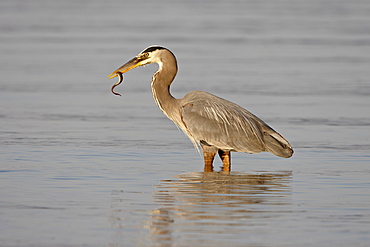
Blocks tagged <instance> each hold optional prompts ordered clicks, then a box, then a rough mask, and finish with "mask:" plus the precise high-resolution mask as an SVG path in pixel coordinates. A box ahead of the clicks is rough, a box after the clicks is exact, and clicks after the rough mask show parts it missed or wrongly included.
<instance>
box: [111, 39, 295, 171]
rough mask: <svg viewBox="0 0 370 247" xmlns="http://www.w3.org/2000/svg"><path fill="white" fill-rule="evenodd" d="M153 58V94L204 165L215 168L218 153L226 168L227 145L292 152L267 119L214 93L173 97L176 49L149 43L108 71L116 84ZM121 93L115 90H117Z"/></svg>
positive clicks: (228, 166)
mask: <svg viewBox="0 0 370 247" xmlns="http://www.w3.org/2000/svg"><path fill="white" fill-rule="evenodd" d="M151 63H157V64H158V65H159V68H158V70H157V72H155V73H154V75H153V78H152V83H151V86H152V92H153V97H154V100H155V102H156V103H157V105H158V106H159V108H160V109H161V110H162V112H163V113H164V114H165V115H166V116H167V117H168V118H169V119H171V120H172V121H173V122H174V123H175V124H176V125H177V126H178V127H180V129H182V130H183V131H184V133H185V134H187V135H188V136H189V138H190V140H191V141H192V142H193V144H194V145H195V147H197V148H198V146H201V147H202V150H203V155H204V171H206V172H210V171H213V159H214V157H215V155H216V153H218V154H219V156H220V158H221V160H222V163H223V168H222V170H223V171H230V169H231V160H230V151H235V152H246V153H259V152H263V151H267V152H270V153H273V154H275V155H277V156H280V157H284V158H289V157H291V156H292V155H293V149H292V146H291V145H290V144H289V142H288V141H287V140H286V139H285V138H284V137H283V136H282V135H280V134H279V133H277V132H276V131H275V130H273V129H272V128H271V127H270V126H268V125H267V124H266V123H265V122H263V121H262V120H261V119H259V118H258V117H257V116H255V115H253V114H252V113H250V112H249V111H247V110H246V109H244V108H242V107H240V106H238V105H236V104H234V103H232V102H230V101H227V100H225V99H222V98H219V97H217V96H215V95H213V94H210V93H206V92H202V91H191V92H190V93H188V94H186V95H185V96H184V97H183V98H182V99H175V98H174V97H173V96H172V95H171V93H170V85H171V83H172V81H173V80H174V78H175V76H176V74H177V62H176V57H175V55H174V54H173V53H172V52H171V51H170V50H168V49H166V48H164V47H160V46H150V47H148V48H146V49H145V50H143V51H142V52H140V53H139V55H137V56H136V57H134V58H133V59H131V60H130V61H128V62H127V63H125V64H124V65H122V66H121V67H120V68H118V69H117V70H115V71H114V72H113V73H112V74H110V75H109V76H108V78H109V79H112V78H114V77H116V76H119V81H118V82H117V83H116V84H115V85H113V86H112V89H111V91H112V93H114V94H118V93H115V92H114V88H115V87H116V86H117V85H119V84H120V83H121V82H122V79H123V78H122V74H123V73H125V72H127V71H129V70H131V69H134V68H136V67H139V66H143V65H146V64H151ZM118 95H119V94H118Z"/></svg>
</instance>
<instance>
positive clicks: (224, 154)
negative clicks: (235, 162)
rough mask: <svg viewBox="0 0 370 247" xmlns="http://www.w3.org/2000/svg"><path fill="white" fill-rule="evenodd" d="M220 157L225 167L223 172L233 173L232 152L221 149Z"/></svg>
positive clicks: (219, 151)
mask: <svg viewBox="0 0 370 247" xmlns="http://www.w3.org/2000/svg"><path fill="white" fill-rule="evenodd" d="M218 155H219V156H220V158H221V160H222V163H223V164H224V166H223V167H222V171H224V172H229V171H231V154H230V151H224V150H221V149H219V150H218Z"/></svg>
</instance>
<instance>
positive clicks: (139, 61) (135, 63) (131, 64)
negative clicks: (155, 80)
mask: <svg viewBox="0 0 370 247" xmlns="http://www.w3.org/2000/svg"><path fill="white" fill-rule="evenodd" d="M145 64H146V62H145V59H144V58H143V57H141V56H136V57H134V58H133V59H131V60H130V61H128V62H127V63H125V64H124V65H122V66H121V67H119V68H118V69H116V70H115V71H113V73H111V74H110V75H108V78H109V79H112V78H114V77H116V76H117V75H118V73H122V74H123V73H126V72H127V71H129V70H132V69H134V68H136V67H140V66H143V65H145Z"/></svg>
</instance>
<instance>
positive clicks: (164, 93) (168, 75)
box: [152, 62, 178, 122]
mask: <svg viewBox="0 0 370 247" xmlns="http://www.w3.org/2000/svg"><path fill="white" fill-rule="evenodd" d="M176 73H177V65H176V62H175V65H173V64H172V65H171V66H166V65H165V64H159V69H158V71H157V72H156V73H155V74H154V75H153V80H152V92H153V97H154V100H155V102H156V103H157V105H158V107H159V108H160V109H161V110H162V111H163V113H164V114H165V115H166V116H167V117H168V118H170V119H171V120H173V121H175V122H177V121H176V120H177V115H178V114H176V113H177V112H178V107H177V104H178V103H177V100H176V99H175V98H174V97H173V96H172V95H171V93H170V85H171V83H172V81H173V80H174V79H175V76H176Z"/></svg>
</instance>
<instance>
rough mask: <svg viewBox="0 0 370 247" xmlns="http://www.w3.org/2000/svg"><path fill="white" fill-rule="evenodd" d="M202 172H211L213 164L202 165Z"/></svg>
mask: <svg viewBox="0 0 370 247" xmlns="http://www.w3.org/2000/svg"><path fill="white" fill-rule="evenodd" d="M204 172H213V165H204Z"/></svg>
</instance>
